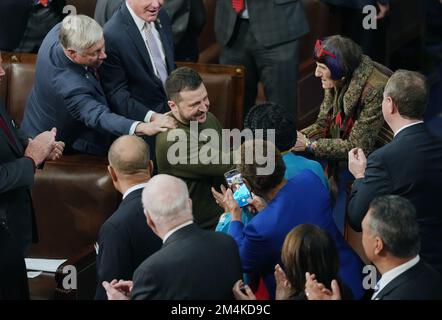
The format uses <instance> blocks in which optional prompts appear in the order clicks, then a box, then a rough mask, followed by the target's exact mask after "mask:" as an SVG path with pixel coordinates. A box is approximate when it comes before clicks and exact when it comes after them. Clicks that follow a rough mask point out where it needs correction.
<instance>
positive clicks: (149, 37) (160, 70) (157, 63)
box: [143, 23, 167, 85]
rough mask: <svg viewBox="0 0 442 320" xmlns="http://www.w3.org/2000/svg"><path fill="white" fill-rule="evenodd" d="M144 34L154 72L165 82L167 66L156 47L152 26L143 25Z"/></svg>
mask: <svg viewBox="0 0 442 320" xmlns="http://www.w3.org/2000/svg"><path fill="white" fill-rule="evenodd" d="M143 28H144V34H145V36H146V44H147V47H148V48H149V51H150V55H151V58H152V60H153V63H154V66H153V67H154V69H155V74H156V76H157V77H158V78H160V80H161V82H162V83H163V85H164V83H165V82H166V79H167V68H166V62H165V61H164V60H163V58H162V56H161V51H160V48H159V47H158V44H157V41H156V39H155V36H154V35H153V33H152V28H151V25H150V24H147V23H146V24H145V25H144V27H143Z"/></svg>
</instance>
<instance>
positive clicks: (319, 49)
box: [315, 39, 336, 59]
mask: <svg viewBox="0 0 442 320" xmlns="http://www.w3.org/2000/svg"><path fill="white" fill-rule="evenodd" d="M325 55H327V56H330V57H332V58H335V59H336V56H335V55H334V54H333V53H331V52H329V51H327V50H325V49H324V46H323V45H322V42H321V40H319V39H318V40H316V44H315V56H316V59H320V58H322V57H323V56H325Z"/></svg>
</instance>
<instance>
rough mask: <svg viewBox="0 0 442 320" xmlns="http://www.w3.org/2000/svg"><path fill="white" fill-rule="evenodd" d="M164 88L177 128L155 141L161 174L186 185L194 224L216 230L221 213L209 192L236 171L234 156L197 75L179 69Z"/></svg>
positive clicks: (190, 70)
mask: <svg viewBox="0 0 442 320" xmlns="http://www.w3.org/2000/svg"><path fill="white" fill-rule="evenodd" d="M165 87H166V93H167V96H168V99H169V101H168V104H169V107H170V109H171V112H170V113H169V115H170V116H172V117H173V118H175V119H176V120H177V122H178V126H177V128H176V129H173V130H169V131H166V132H162V133H160V134H158V135H157V137H156V159H157V165H158V172H159V173H162V174H169V175H172V176H175V177H178V178H181V179H182V180H184V181H185V182H186V184H187V186H188V188H189V193H190V198H191V199H192V204H193V213H194V218H195V222H196V223H197V224H198V225H199V226H200V227H202V228H204V229H214V228H215V226H216V224H217V222H218V220H219V216H220V214H221V213H222V209H221V208H220V207H219V206H218V205H217V204H216V202H215V200H214V199H213V196H212V193H211V191H210V188H211V187H212V186H213V187H217V188H218V187H219V186H220V184H222V183H223V182H224V173H225V172H226V171H228V170H230V169H232V168H233V162H232V155H231V152H229V150H225V149H223V146H224V145H223V142H224V141H223V140H222V132H221V130H222V128H221V125H220V123H219V121H218V119H216V117H215V116H214V115H213V114H212V113H210V112H209V104H210V103H209V98H208V96H207V90H206V88H205V86H204V84H203V82H202V79H201V77H200V75H199V74H198V73H197V72H196V71H194V70H193V69H190V68H186V67H184V68H178V69H176V70H175V71H173V72H172V73H171V74H170V76H169V78H168V79H167V81H166V84H165ZM165 192H167V191H166V190H165Z"/></svg>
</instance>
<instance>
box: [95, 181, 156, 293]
mask: <svg viewBox="0 0 442 320" xmlns="http://www.w3.org/2000/svg"><path fill="white" fill-rule="evenodd" d="M142 191H143V189H142V188H141V189H137V190H134V191H132V192H131V193H129V194H128V195H127V196H126V197H125V198H124V199H123V201H122V202H121V204H120V206H119V207H118V210H117V211H115V212H114V214H113V215H112V216H111V217H110V218H109V219H107V220H106V222H105V223H104V224H103V226H102V227H101V229H100V235H99V239H98V245H99V250H98V256H97V278H98V284H97V291H96V294H95V299H107V297H106V292H105V290H104V288H103V285H102V284H101V283H102V282H103V281H104V280H105V281H108V282H111V281H112V280H114V279H117V280H120V279H125V280H132V276H133V273H134V271H135V269H136V268H138V266H139V265H140V264H141V263H142V262H143V261H144V260H145V259H146V258H147V257H149V256H150V255H151V254H152V253H154V252H156V251H158V250H159V249H160V248H161V245H162V241H161V239H160V238H159V237H158V236H156V235H155V234H154V233H153V231H152V230H151V229H150V228H149V226H148V225H147V221H146V216H145V215H144V212H143V205H142V203H141V193H142Z"/></svg>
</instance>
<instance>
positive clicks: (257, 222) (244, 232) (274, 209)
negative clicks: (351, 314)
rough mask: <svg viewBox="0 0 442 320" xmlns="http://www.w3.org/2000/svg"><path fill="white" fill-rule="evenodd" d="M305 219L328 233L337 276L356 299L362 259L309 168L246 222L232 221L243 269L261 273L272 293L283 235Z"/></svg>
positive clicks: (360, 283)
mask: <svg viewBox="0 0 442 320" xmlns="http://www.w3.org/2000/svg"><path fill="white" fill-rule="evenodd" d="M304 223H309V224H314V225H317V226H319V227H320V228H322V229H323V230H325V231H327V232H328V233H329V234H330V235H331V237H332V238H333V240H334V241H335V244H336V247H337V249H338V253H339V260H340V269H339V276H340V278H341V280H342V281H343V282H344V283H345V284H346V285H347V286H348V287H349V288H350V289H351V290H352V293H353V296H354V297H355V298H356V299H360V298H362V296H363V294H364V289H363V287H362V278H363V277H362V276H363V274H362V268H363V263H362V260H361V259H360V258H359V256H358V255H357V254H356V253H355V252H354V251H353V249H351V248H350V246H349V245H348V244H347V243H346V241H345V240H344V238H343V237H342V235H341V233H340V232H339V230H338V228H337V227H336V224H335V222H334V219H333V216H332V212H331V206H330V196H329V193H328V190H327V189H326V188H325V187H324V185H323V184H322V182H321V180H320V179H319V178H318V177H317V175H315V174H314V173H313V172H312V171H310V170H304V171H301V172H300V173H299V174H297V175H296V176H295V177H294V178H292V179H290V180H288V182H287V184H286V185H285V186H284V187H283V188H282V189H281V190H279V192H278V193H277V194H276V196H275V198H274V199H273V200H272V201H271V202H270V203H269V204H268V206H267V207H266V208H265V209H263V210H262V211H260V212H259V213H258V214H257V215H256V216H255V217H254V218H253V219H252V220H251V221H249V223H248V224H247V225H244V224H243V223H242V222H240V221H232V222H231V224H230V227H229V234H230V235H231V236H232V237H233V238H234V239H235V241H236V243H237V244H238V248H239V252H240V257H241V263H242V266H243V270H244V272H247V273H253V274H255V275H258V276H261V277H263V278H264V281H265V284H266V287H267V290H268V292H269V294H270V295H271V297H273V296H274V293H275V277H274V275H273V272H274V267H275V265H276V264H277V263H281V249H282V245H283V243H284V239H285V237H286V236H287V234H288V233H289V232H290V231H291V230H292V229H293V228H294V227H296V226H298V225H300V224H304Z"/></svg>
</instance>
